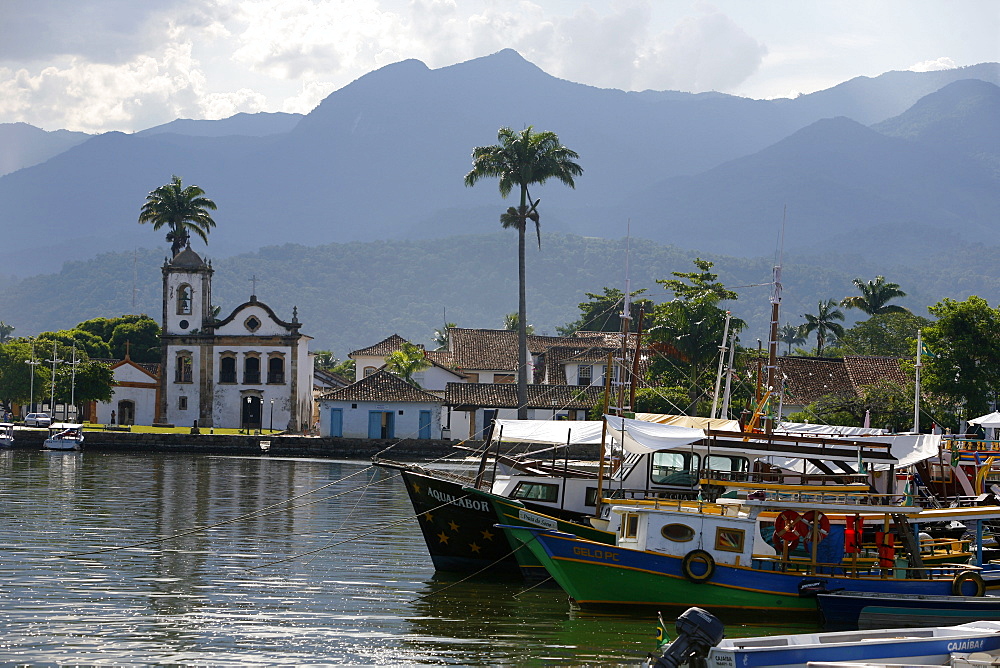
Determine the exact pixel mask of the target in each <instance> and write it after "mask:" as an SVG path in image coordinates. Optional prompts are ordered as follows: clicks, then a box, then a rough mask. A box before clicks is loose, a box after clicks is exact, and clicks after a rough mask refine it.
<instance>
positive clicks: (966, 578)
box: [951, 571, 986, 596]
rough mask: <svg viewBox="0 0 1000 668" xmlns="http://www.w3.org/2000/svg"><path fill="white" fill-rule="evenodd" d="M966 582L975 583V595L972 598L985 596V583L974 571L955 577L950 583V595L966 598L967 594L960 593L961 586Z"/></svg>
mask: <svg viewBox="0 0 1000 668" xmlns="http://www.w3.org/2000/svg"><path fill="white" fill-rule="evenodd" d="M966 582H974V583H976V593H975V594H973V596H985V595H986V583H985V582H984V581H983V576H982V575H980V574H979V573H977V572H976V571H962V572H961V573H959V574H958V575H956V576H955V579H954V580H952V581H951V595H952V596H966V595H967V594H965V593H963V592H962V586H963V585H964V584H965V583H966Z"/></svg>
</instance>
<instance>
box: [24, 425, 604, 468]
mask: <svg viewBox="0 0 1000 668" xmlns="http://www.w3.org/2000/svg"><path fill="white" fill-rule="evenodd" d="M47 435H48V434H47V432H46V431H44V430H21V429H18V430H15V432H14V447H15V448H19V449H35V448H41V447H42V443H43V442H44V440H45V438H46V436H47ZM261 441H270V443H271V446H270V448H269V449H268V450H267V453H268V454H270V455H277V456H289V457H327V458H331V459H364V460H370V459H371V458H372V457H374V456H375V455H379V456H380V457H382V458H383V459H395V460H400V461H414V462H419V461H430V460H434V459H439V458H441V457H445V456H448V455H452V456H454V455H458V454H461V453H462V452H463V451H461V450H456V449H455V446H456V445H457V444H458V441H450V440H449V441H443V440H425V439H401V440H397V439H384V440H379V439H354V438H321V437H317V436H293V435H277V434H274V435H243V434H239V435H229V434H139V433H131V432H122V431H84V442H83V450H84V451H95V452H131V453H141V452H148V453H159V452H187V453H194V454H241V455H250V454H258V455H259V454H263V452H264V451H263V450H262V449H261V447H260V443H261ZM482 445H483V444H482V441H464V442H462V446H463V447H465V448H471V449H477V450H478V449H480V448H482ZM537 448H538V446H535V447H534V448H533V449H537ZM525 450H526V448H525V447H524V446H516V447H514V446H512V444H506V443H505V444H504V445H503V447H502V452H503V453H504V454H508V455H513V454H519V453H521V452H524V451H525ZM465 454H467V455H469V456H471V455H472V454H473V453H469V452H466V453H465ZM539 456H540V457H542V458H546V456H551V455H539ZM558 456H559V457H563V456H565V455H564V454H563V453H562V452H561V451H560V454H559V455H558ZM570 457H571V458H572V459H597V457H598V448H597V446H583V447H580V446H573V448H572V449H571V450H570Z"/></svg>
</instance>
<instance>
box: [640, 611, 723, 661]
mask: <svg viewBox="0 0 1000 668" xmlns="http://www.w3.org/2000/svg"><path fill="white" fill-rule="evenodd" d="M675 627H676V629H677V639H676V640H674V641H673V642H672V643H670V644H669V645H667V646H666V647H664V648H663V654H662V655H661V656H660V658H659V659H657V661H656V663H652V662H650V665H651V666H653V667H654V668H678V667H679V666H682V665H684V664H687V665H688V666H690V668H702V667H703V666H705V659H706V658H707V657H708V652H709V650H711V649H712V647H714V646H715V645H717V644H719V641H720V640H722V638H723V636H724V635H725V630H726V629H725V627H724V626H723V624H722V622H720V621H719V620H718V619H717V618H716V617H715V615H713V614H711V613H710V612H707V611H705V610H702V609H701V608H688V609H687V610H685V611H684V613H683V614H682V615H681V616H680V617H678V618H677V621H676V622H675Z"/></svg>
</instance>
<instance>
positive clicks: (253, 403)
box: [240, 396, 261, 429]
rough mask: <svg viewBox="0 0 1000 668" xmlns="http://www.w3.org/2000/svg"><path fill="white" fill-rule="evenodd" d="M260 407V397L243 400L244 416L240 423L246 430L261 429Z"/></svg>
mask: <svg viewBox="0 0 1000 668" xmlns="http://www.w3.org/2000/svg"><path fill="white" fill-rule="evenodd" d="M260 407H261V401H260V397H254V396H249V397H244V398H243V415H242V419H241V420H240V423H241V424H242V425H243V428H244V429H260V414H261V410H260Z"/></svg>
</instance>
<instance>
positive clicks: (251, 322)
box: [243, 315, 260, 332]
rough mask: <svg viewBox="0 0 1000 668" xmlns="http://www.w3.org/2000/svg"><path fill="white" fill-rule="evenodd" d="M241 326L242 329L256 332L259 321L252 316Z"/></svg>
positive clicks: (258, 327)
mask: <svg viewBox="0 0 1000 668" xmlns="http://www.w3.org/2000/svg"><path fill="white" fill-rule="evenodd" d="M243 325H244V327H246V328H247V330H248V331H250V332H256V331H257V330H258V329H260V320H259V319H258V318H257V316H253V315H252V316H250V317H249V318H247V319H246V320H245V321H244V323H243Z"/></svg>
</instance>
